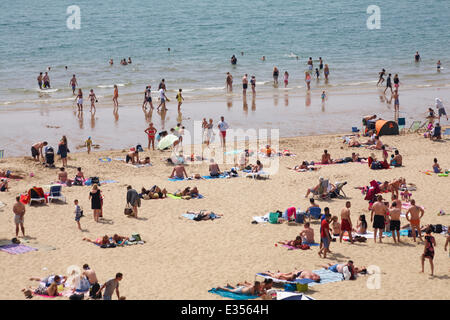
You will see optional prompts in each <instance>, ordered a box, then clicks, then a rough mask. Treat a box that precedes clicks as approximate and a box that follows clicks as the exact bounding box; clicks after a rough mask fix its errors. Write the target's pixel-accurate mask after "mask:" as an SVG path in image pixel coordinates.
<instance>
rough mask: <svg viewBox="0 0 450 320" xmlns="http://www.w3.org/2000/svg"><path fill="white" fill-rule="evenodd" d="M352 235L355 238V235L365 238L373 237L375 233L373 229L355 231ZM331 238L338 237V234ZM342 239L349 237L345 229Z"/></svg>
mask: <svg viewBox="0 0 450 320" xmlns="http://www.w3.org/2000/svg"><path fill="white" fill-rule="evenodd" d="M346 234H347V235H346ZM352 236H353V239H355V237H356V236H360V237H364V238H366V239H373V238H374V236H375V235H374V233H373V231H366V233H356V232H352ZM333 238H335V239H339V236H333ZM342 239H343V240H349V237H348V231H346V232H345V233H344V236H343V237H342Z"/></svg>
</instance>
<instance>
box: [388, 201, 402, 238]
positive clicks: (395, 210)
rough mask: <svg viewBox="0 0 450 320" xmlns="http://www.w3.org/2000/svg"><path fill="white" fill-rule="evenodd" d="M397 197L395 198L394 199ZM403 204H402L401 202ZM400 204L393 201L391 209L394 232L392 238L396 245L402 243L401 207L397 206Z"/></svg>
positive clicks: (390, 216) (391, 223) (390, 214)
mask: <svg viewBox="0 0 450 320" xmlns="http://www.w3.org/2000/svg"><path fill="white" fill-rule="evenodd" d="M394 197H395V195H394V196H393V199H394ZM400 203H401V202H400ZM397 204H398V202H397V201H395V200H394V201H393V202H392V204H391V208H390V209H389V219H390V230H391V232H392V238H393V239H394V243H397V242H398V243H400V242H401V241H400V216H401V214H402V211H401V206H400V207H398V206H397Z"/></svg>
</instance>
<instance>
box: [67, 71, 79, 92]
mask: <svg viewBox="0 0 450 320" xmlns="http://www.w3.org/2000/svg"><path fill="white" fill-rule="evenodd" d="M77 85H78V82H77V78H76V77H75V75H73V76H72V79H70V81H69V86H71V87H72V94H73V95H75V89H76V88H77Z"/></svg>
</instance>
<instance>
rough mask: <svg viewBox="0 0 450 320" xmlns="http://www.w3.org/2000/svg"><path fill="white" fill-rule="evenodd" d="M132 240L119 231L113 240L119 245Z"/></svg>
mask: <svg viewBox="0 0 450 320" xmlns="http://www.w3.org/2000/svg"><path fill="white" fill-rule="evenodd" d="M127 240H130V238H129V237H124V236H119V235H118V234H117V233H116V234H115V235H113V237H112V242H113V243H115V244H118V245H123V244H125V241H127Z"/></svg>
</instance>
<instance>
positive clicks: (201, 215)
mask: <svg viewBox="0 0 450 320" xmlns="http://www.w3.org/2000/svg"><path fill="white" fill-rule="evenodd" d="M186 213H190V214H195V215H196V217H195V218H194V220H196V221H203V220H214V219H216V218H217V217H223V214H221V213H214V212H212V211H205V210H202V211H200V212H194V211H187V212H186Z"/></svg>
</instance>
